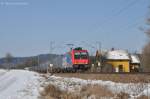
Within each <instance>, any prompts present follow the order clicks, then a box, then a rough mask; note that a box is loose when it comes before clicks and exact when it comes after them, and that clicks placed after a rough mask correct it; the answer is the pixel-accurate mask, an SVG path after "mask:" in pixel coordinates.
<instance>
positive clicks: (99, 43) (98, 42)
mask: <svg viewBox="0 0 150 99" xmlns="http://www.w3.org/2000/svg"><path fill="white" fill-rule="evenodd" d="M96 43H97V44H98V51H99V52H100V53H101V47H102V44H101V42H100V41H97V42H96Z"/></svg>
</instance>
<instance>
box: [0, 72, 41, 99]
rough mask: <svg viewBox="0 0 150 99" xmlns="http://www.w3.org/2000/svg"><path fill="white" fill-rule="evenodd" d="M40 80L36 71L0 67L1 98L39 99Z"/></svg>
mask: <svg viewBox="0 0 150 99" xmlns="http://www.w3.org/2000/svg"><path fill="white" fill-rule="evenodd" d="M40 80H42V78H41V77H40V75H39V74H38V73H35V72H30V71H24V70H10V71H8V70H1V69H0V99H37V98H38V96H39V92H38V88H39V87H40Z"/></svg>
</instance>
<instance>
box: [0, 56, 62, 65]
mask: <svg viewBox="0 0 150 99" xmlns="http://www.w3.org/2000/svg"><path fill="white" fill-rule="evenodd" d="M62 57H63V55H57V54H40V55H38V56H30V57H13V58H12V60H11V62H10V64H13V65H15V66H16V65H18V64H24V63H25V62H26V61H27V60H29V59H34V60H36V61H39V63H40V64H45V63H52V64H54V65H57V66H59V65H61V64H62ZM6 63H7V62H6V58H1V59H0V65H6Z"/></svg>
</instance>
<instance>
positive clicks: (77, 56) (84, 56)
mask: <svg viewBox="0 0 150 99" xmlns="http://www.w3.org/2000/svg"><path fill="white" fill-rule="evenodd" d="M74 58H75V59H87V58H88V53H87V52H75V54H74Z"/></svg>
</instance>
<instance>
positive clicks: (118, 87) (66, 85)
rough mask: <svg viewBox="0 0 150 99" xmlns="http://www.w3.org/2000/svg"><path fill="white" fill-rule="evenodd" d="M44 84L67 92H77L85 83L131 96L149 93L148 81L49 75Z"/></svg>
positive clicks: (149, 85)
mask: <svg viewBox="0 0 150 99" xmlns="http://www.w3.org/2000/svg"><path fill="white" fill-rule="evenodd" d="M45 84H52V85H55V86H57V87H59V88H60V89H61V90H65V91H69V92H79V91H80V90H81V88H82V87H83V86H87V85H100V86H104V87H105V88H107V89H108V90H110V91H112V92H113V93H120V92H125V93H127V94H129V95H130V96H131V97H138V96H140V95H146V96H147V95H150V84H149V83H148V84H146V83H115V82H112V81H102V80H83V79H79V78H65V77H57V76H50V77H49V78H48V80H47V81H46V83H45Z"/></svg>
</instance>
